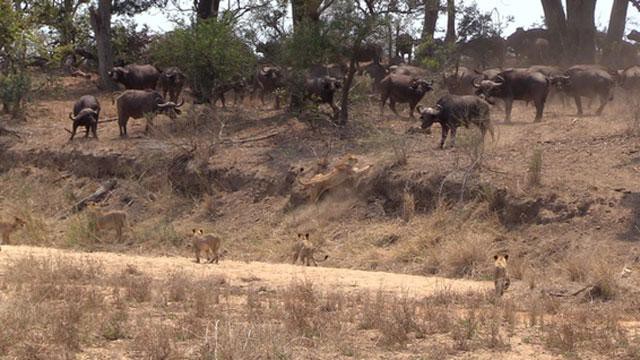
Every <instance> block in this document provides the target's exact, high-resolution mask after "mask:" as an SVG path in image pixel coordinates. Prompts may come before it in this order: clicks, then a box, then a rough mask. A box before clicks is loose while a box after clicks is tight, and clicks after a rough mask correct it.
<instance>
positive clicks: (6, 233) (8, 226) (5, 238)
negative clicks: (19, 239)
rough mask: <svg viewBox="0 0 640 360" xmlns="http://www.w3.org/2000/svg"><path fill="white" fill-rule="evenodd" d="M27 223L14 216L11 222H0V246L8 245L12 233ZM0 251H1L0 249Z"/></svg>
mask: <svg viewBox="0 0 640 360" xmlns="http://www.w3.org/2000/svg"><path fill="white" fill-rule="evenodd" d="M26 224H27V223H26V222H25V221H24V220H22V219H21V218H19V217H17V216H14V217H13V222H0V234H2V240H0V245H2V244H3V243H9V237H10V236H11V234H12V233H13V232H15V231H16V230H18V228H19V227H24V226H25V225H26ZM0 250H2V249H1V248H0Z"/></svg>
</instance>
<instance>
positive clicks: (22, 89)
mask: <svg viewBox="0 0 640 360" xmlns="http://www.w3.org/2000/svg"><path fill="white" fill-rule="evenodd" d="M30 91H31V77H30V76H29V75H28V74H27V73H26V72H24V71H19V72H15V73H9V74H0V101H2V104H3V105H4V111H5V112H8V113H9V112H10V113H11V114H12V115H13V116H14V117H17V116H19V115H20V114H21V113H22V103H23V102H24V101H25V100H26V98H27V96H28V95H29V92H30Z"/></svg>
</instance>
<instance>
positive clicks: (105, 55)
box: [89, 0, 167, 90]
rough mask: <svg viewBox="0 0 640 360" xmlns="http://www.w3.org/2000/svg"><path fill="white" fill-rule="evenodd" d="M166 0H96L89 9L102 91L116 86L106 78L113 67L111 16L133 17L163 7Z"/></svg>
mask: <svg viewBox="0 0 640 360" xmlns="http://www.w3.org/2000/svg"><path fill="white" fill-rule="evenodd" d="M166 4H167V0H97V7H96V5H95V4H94V5H92V6H91V8H90V9H89V15H90V18H91V27H92V28H93V33H94V34H95V38H96V49H97V52H98V74H99V75H100V83H99V86H100V87H101V88H103V89H109V90H112V89H115V88H116V86H115V84H114V83H113V81H111V79H110V78H109V76H108V74H107V73H108V71H109V70H110V69H111V66H112V65H113V49H112V48H111V15H112V14H119V15H127V16H133V15H135V14H137V13H139V12H142V11H145V10H147V9H149V8H151V7H152V6H165V5H166Z"/></svg>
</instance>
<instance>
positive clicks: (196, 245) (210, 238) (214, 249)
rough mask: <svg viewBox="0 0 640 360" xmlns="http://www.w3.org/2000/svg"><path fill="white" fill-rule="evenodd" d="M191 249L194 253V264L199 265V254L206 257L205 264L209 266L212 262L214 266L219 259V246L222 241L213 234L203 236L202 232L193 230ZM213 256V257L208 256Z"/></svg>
mask: <svg viewBox="0 0 640 360" xmlns="http://www.w3.org/2000/svg"><path fill="white" fill-rule="evenodd" d="M192 232H193V243H192V244H193V249H194V251H195V252H196V262H197V263H200V253H201V252H204V253H205V254H206V255H207V263H209V264H211V263H212V262H213V261H214V260H215V262H216V264H217V263H218V260H219V259H220V245H221V244H222V239H221V238H220V237H218V236H216V235H213V234H205V233H204V230H202V229H200V230H196V229H193V230H192ZM210 255H213V256H210Z"/></svg>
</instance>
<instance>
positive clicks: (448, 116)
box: [418, 95, 493, 149]
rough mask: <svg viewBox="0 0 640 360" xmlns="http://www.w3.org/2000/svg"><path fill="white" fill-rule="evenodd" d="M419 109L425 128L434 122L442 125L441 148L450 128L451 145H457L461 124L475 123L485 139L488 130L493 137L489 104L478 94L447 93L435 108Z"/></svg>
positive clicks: (465, 125) (467, 125)
mask: <svg viewBox="0 0 640 360" xmlns="http://www.w3.org/2000/svg"><path fill="white" fill-rule="evenodd" d="M418 111H419V112H420V119H421V120H422V128H423V129H430V128H431V125H433V123H436V122H437V123H440V126H441V127H442V137H441V139H440V149H444V143H445V141H446V139H447V135H448V133H449V130H451V145H452V146H453V145H455V142H456V131H457V129H458V127H460V126H464V127H469V124H474V125H476V126H477V127H478V128H479V129H480V132H481V133H482V138H483V139H484V137H485V135H486V133H487V131H489V132H490V133H491V137H493V128H492V127H491V118H490V111H489V104H488V103H487V102H486V101H484V100H483V99H482V98H480V97H478V96H475V95H445V96H443V97H441V98H440V100H438V102H437V103H436V106H435V108H431V107H429V108H426V109H424V110H423V109H422V107H421V106H418Z"/></svg>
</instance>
